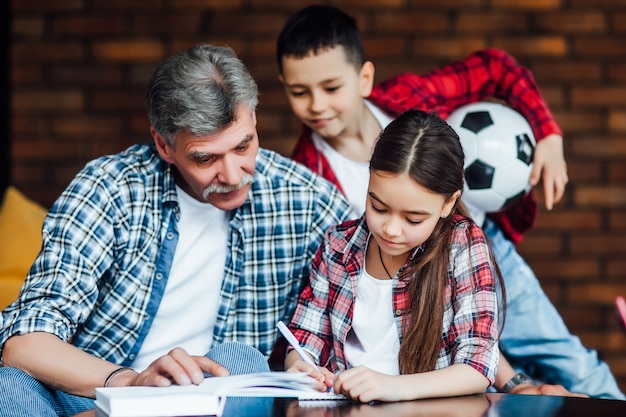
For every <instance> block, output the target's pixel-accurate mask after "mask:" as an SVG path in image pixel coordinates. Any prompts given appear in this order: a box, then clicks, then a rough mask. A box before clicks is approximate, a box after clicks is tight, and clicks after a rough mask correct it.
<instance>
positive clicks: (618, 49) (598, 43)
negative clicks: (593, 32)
mask: <svg viewBox="0 0 626 417" xmlns="http://www.w3.org/2000/svg"><path fill="white" fill-rule="evenodd" d="M572 50H573V51H574V53H575V54H576V55H580V56H589V57H606V58H611V57H612V58H616V57H622V56H624V54H626V42H624V40H623V39H615V38H612V37H608V36H589V37H584V38H582V37H578V38H574V39H573V40H572Z"/></svg>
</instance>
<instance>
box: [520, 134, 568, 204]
mask: <svg viewBox="0 0 626 417" xmlns="http://www.w3.org/2000/svg"><path fill="white" fill-rule="evenodd" d="M539 180H542V181H543V191H544V196H545V203H546V208H547V209H548V210H552V207H553V206H554V204H556V203H558V202H559V201H560V200H561V198H562V197H563V193H564V192H565V185H567V182H568V181H569V178H568V176H567V164H566V163H565V157H564V156H563V138H562V137H561V136H560V135H557V134H552V135H548V136H546V137H545V138H544V139H543V140H541V141H539V142H537V147H536V148H535V158H534V161H533V170H532V172H531V174H530V184H531V185H532V186H535V185H537V184H538V183H539Z"/></svg>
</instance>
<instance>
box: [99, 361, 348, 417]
mask: <svg viewBox="0 0 626 417" xmlns="http://www.w3.org/2000/svg"><path fill="white" fill-rule="evenodd" d="M226 397H290V398H298V399H299V400H303V401H308V400H346V397H344V396H343V395H340V394H333V393H330V392H320V391H318V390H317V389H316V388H315V382H314V381H313V380H312V379H311V377H309V376H308V375H307V374H306V373H304V372H302V373H300V372H262V373H256V374H247V375H233V376H226V377H215V378H206V379H205V380H204V381H203V382H202V383H201V384H200V385H188V386H178V385H174V386H170V387H108V388H96V406H97V407H98V408H99V409H101V410H102V411H104V412H105V413H106V414H107V415H108V416H109V417H150V416H164V415H167V416H188V415H216V416H218V415H221V414H222V411H223V408H224V403H225V398H226Z"/></svg>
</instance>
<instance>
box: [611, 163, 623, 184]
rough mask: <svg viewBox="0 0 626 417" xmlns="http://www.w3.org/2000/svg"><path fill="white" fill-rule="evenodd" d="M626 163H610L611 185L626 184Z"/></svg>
mask: <svg viewBox="0 0 626 417" xmlns="http://www.w3.org/2000/svg"><path fill="white" fill-rule="evenodd" d="M624 162H626V161H625V160H624V159H619V160H616V161H610V162H608V174H607V176H608V181H609V182H610V183H624V182H626V164H625V163H624Z"/></svg>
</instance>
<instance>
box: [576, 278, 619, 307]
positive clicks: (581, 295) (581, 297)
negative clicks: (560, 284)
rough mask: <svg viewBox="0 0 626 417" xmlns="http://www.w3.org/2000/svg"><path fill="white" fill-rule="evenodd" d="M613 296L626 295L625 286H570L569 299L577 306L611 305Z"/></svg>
mask: <svg viewBox="0 0 626 417" xmlns="http://www.w3.org/2000/svg"><path fill="white" fill-rule="evenodd" d="M615 294H626V284H624V283H622V284H621V285H620V284H600V283H598V284H587V285H571V286H570V290H569V298H570V299H571V300H572V301H574V302H576V303H579V304H589V303H597V304H604V305H608V306H612V305H613V301H614V300H615Z"/></svg>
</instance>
